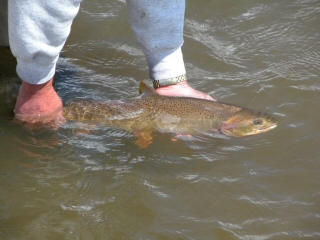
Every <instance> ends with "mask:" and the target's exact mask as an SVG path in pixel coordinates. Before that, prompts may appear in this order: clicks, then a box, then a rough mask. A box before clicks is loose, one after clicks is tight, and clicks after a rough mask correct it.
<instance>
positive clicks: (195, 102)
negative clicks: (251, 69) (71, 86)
mask: <svg viewBox="0 0 320 240" xmlns="http://www.w3.org/2000/svg"><path fill="white" fill-rule="evenodd" d="M140 92H141V93H142V95H140V96H139V97H137V98H132V99H126V100H114V101H112V100H108V101H101V102H99V101H77V100H75V101H70V102H68V103H67V104H66V105H65V107H64V109H63V111H64V116H65V118H66V119H67V120H74V121H94V122H97V123H99V124H106V125H108V126H114V127H118V128H121V129H124V130H127V131H130V132H137V131H145V130H148V131H150V132H153V131H158V132H174V133H183V134H195V133H201V132H208V131H212V130H220V131H221V132H223V133H224V134H226V135H230V136H238V137H241V136H246V135H253V134H258V133H262V132H266V131H268V130H270V129H272V128H274V127H275V126H276V124H277V121H276V120H275V119H274V118H273V117H272V116H270V115H268V114H266V113H263V112H257V111H254V110H250V109H246V108H242V107H239V106H236V105H232V104H227V103H221V102H217V101H211V100H205V99H198V98H190V97H171V96H162V95H158V94H157V93H156V92H155V91H154V90H153V89H151V88H150V87H149V86H147V85H146V84H145V83H143V82H142V83H141V84H140Z"/></svg>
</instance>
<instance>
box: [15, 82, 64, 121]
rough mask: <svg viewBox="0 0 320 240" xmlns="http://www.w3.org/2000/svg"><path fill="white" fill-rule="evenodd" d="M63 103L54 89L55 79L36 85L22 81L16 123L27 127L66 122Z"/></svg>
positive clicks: (17, 103)
mask: <svg viewBox="0 0 320 240" xmlns="http://www.w3.org/2000/svg"><path fill="white" fill-rule="evenodd" d="M62 106H63V105H62V101H61V99H60V97H59V96H58V94H57V92H56V91H55V90H54V88H53V79H51V80H50V81H49V82H47V83H44V84H40V85H34V84H30V83H27V82H25V81H22V85H21V87H20V90H19V94H18V98H17V102H16V106H15V110H14V113H15V121H16V122H19V123H24V124H27V125H34V124H39V123H40V124H52V123H53V124H55V125H59V124H62V123H64V122H65V119H64V117H63V111H62Z"/></svg>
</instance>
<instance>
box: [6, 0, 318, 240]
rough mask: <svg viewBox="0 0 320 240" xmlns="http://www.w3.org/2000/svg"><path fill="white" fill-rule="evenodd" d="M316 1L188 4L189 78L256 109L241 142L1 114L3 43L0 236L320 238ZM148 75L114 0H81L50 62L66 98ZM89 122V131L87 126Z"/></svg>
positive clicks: (118, 88) (10, 71) (111, 90)
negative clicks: (269, 122) (264, 128)
mask: <svg viewBox="0 0 320 240" xmlns="http://www.w3.org/2000/svg"><path fill="white" fill-rule="evenodd" d="M319 23H320V2H319V1H307V0H306V1H302V0H299V1H298V0H296V1H286V0H283V1H280V0H277V1H253V0H243V1H224V0H217V1H209V0H203V1H191V0H189V1H187V12H186V21H185V44H184V46H183V52H184V59H185V62H186V68H187V73H188V78H189V82H190V84H191V85H192V86H194V87H195V88H197V89H199V90H201V91H204V92H208V93H210V94H212V95H214V96H215V97H216V98H218V99H219V100H221V101H224V102H229V103H234V104H238V105H241V106H244V107H248V108H252V109H256V110H262V111H266V112H268V113H271V114H273V115H274V116H275V117H276V118H277V119H278V121H279V124H278V127H277V128H275V129H274V130H272V131H270V132H268V133H265V134H261V135H257V136H252V137H248V138H241V139H238V138H231V137H230V138H229V137H225V136H221V135H217V134H213V135H212V134H211V135H208V136H205V137H202V138H200V137H196V136H194V137H193V138H187V139H179V140H178V141H175V142H172V141H171V138H172V137H173V136H171V135H169V134H165V135H164V134H158V135H156V136H155V139H154V143H153V144H152V145H150V146H149V147H148V148H146V149H140V148H139V147H137V146H136V145H135V144H134V143H133V142H134V136H133V135H131V134H130V133H127V132H126V131H123V130H119V129H115V128H110V127H105V126H93V127H91V131H90V132H88V131H86V130H85V129H84V130H81V128H82V127H81V126H79V125H78V124H77V123H76V122H68V123H67V124H66V125H64V126H63V127H61V128H60V129H58V130H50V129H42V130H38V131H30V130H27V129H25V128H24V127H23V126H21V125H17V124H15V123H13V122H12V121H11V116H12V114H11V110H12V106H13V104H14V98H15V95H16V93H17V89H18V85H19V79H18V78H17V76H16V75H15V71H14V68H15V67H14V59H13V58H12V57H11V56H10V54H9V53H8V51H7V50H6V49H3V48H1V49H0V70H1V71H0V113H1V118H0V164H1V167H0V239H59V240H60V239H227V240H229V239H250V240H261V239H279V240H280V239H281V240H282V239H320V148H319V146H320V145H319V142H320V124H319V119H320V111H319V109H320V81H319V80H320V79H319V76H320V70H319V69H320V42H319V39H320V28H319ZM146 79H148V69H147V65H146V61H145V58H144V56H143V54H142V52H141V50H140V49H139V47H138V46H137V44H136V43H135V41H134V38H133V34H132V32H131V29H130V25H129V22H128V15H127V10H126V7H125V2H124V1H109V2H108V3H105V1H102V0H97V1H84V2H83V3H82V8H81V10H80V13H79V14H78V16H77V18H76V20H75V22H74V25H73V28H72V33H71V35H70V37H69V39H68V41H67V43H66V45H65V47H64V49H63V52H62V54H61V58H60V61H59V64H58V68H57V77H56V88H57V90H58V93H59V95H60V96H61V97H62V99H63V100H64V101H68V100H70V99H74V98H80V99H90V100H104V99H121V98H127V97H132V96H134V95H136V94H137V90H138V85H139V82H140V81H141V80H146ZM84 128H85V127H84Z"/></svg>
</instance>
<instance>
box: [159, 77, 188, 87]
mask: <svg viewBox="0 0 320 240" xmlns="http://www.w3.org/2000/svg"><path fill="white" fill-rule="evenodd" d="M183 81H187V76H186V74H183V75H181V76H178V77H174V78H167V79H161V80H153V87H154V89H157V88H159V87H165V86H170V85H174V84H177V83H179V82H183Z"/></svg>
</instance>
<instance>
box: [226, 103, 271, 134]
mask: <svg viewBox="0 0 320 240" xmlns="http://www.w3.org/2000/svg"><path fill="white" fill-rule="evenodd" d="M276 126H277V120H276V119H275V118H274V117H272V116H271V115H269V114H266V113H263V112H256V111H253V110H250V109H242V110H240V111H238V112H236V113H234V114H233V115H232V116H231V117H230V118H229V119H228V120H227V121H225V122H224V123H223V124H222V125H221V127H220V130H221V132H222V133H224V134H226V135H229V136H234V137H244V136H249V135H255V134H260V133H264V132H267V131H269V130H271V129H273V128H275V127H276Z"/></svg>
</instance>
